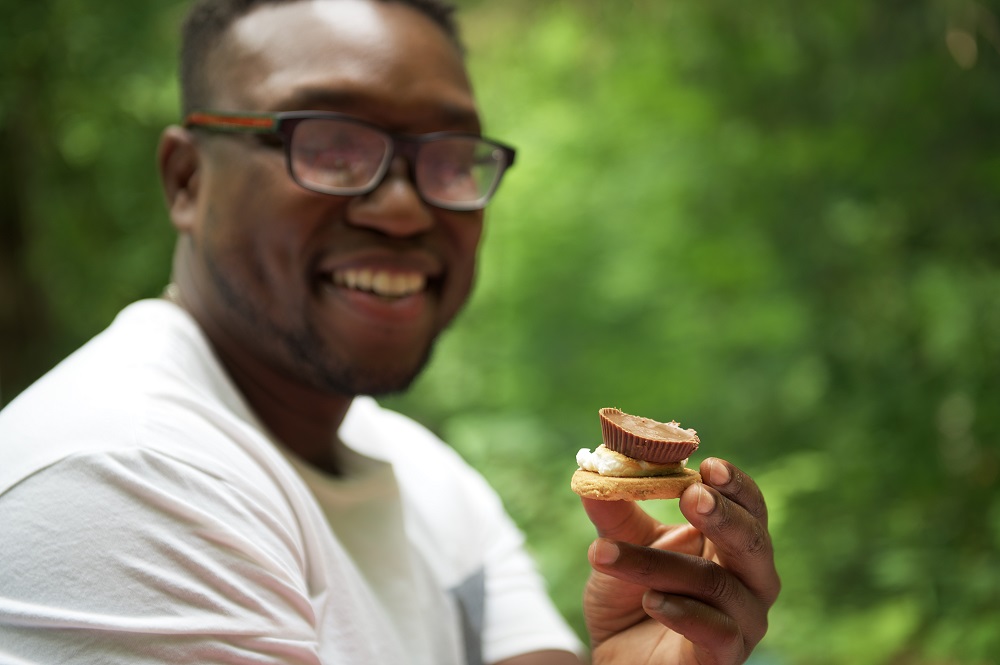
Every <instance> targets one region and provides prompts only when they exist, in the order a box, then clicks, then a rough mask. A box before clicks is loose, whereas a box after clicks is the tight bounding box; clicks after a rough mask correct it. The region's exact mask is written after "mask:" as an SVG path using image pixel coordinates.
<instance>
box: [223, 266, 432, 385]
mask: <svg viewBox="0 0 1000 665" xmlns="http://www.w3.org/2000/svg"><path fill="white" fill-rule="evenodd" d="M208 268H209V273H210V275H211V279H212V281H213V283H214V286H215V289H216V291H217V292H218V294H219V296H220V298H221V300H222V303H223V306H224V307H225V308H226V309H227V310H228V311H229V315H230V317H232V318H235V319H236V320H237V321H238V322H239V329H240V331H241V333H242V335H243V337H244V340H245V341H246V342H248V346H250V345H252V347H251V352H252V353H254V354H255V355H256V357H257V359H258V361H259V362H261V363H265V364H269V365H271V366H272V368H274V369H276V370H278V371H280V372H281V373H283V374H285V375H286V376H288V377H289V378H290V379H292V380H294V381H296V382H298V383H302V384H306V385H308V386H310V387H311V388H313V389H316V390H319V391H321V392H323V393H326V394H332V395H345V396H351V397H354V396H356V395H373V396H380V395H389V394H393V393H398V392H402V391H404V390H406V389H407V388H409V386H410V385H411V384H412V383H413V381H414V380H415V379H416V378H417V376H419V374H420V372H421V371H423V369H424V367H425V366H426V365H427V363H428V362H429V361H430V357H431V354H432V351H433V348H434V342H435V339H436V337H435V338H432V339H430V340H428V341H427V343H425V344H424V345H423V347H422V348H421V349H420V350H419V352H418V353H416V354H415V355H413V356H412V357H401V355H400V354H398V353H394V352H392V351H391V350H384V351H383V352H381V353H378V352H375V351H373V350H372V349H368V350H366V351H365V352H364V353H361V352H359V351H357V350H353V349H350V348H347V346H346V345H341V346H340V347H337V348H331V346H330V344H329V342H327V341H325V340H324V339H323V336H322V335H320V334H319V331H318V330H317V327H316V326H315V324H314V323H313V322H311V321H309V320H308V319H307V318H306V317H305V316H302V317H300V318H299V319H298V320H299V321H301V322H302V323H301V325H300V326H298V327H295V328H293V327H290V326H287V325H281V324H280V323H279V321H278V319H277V318H276V317H273V316H268V315H267V313H266V310H265V309H264V308H263V307H261V304H260V302H259V301H256V300H254V299H253V298H251V297H249V296H247V295H246V293H247V290H246V289H242V288H239V287H238V286H237V285H236V284H234V283H233V282H232V281H231V280H230V278H229V276H228V275H227V273H226V272H225V271H224V270H222V269H221V268H220V267H219V266H217V265H216V264H215V262H213V261H209V262H208ZM254 268H255V269H254V270H253V272H254V273H255V274H256V275H258V276H259V275H260V274H261V272H262V271H260V270H259V266H254Z"/></svg>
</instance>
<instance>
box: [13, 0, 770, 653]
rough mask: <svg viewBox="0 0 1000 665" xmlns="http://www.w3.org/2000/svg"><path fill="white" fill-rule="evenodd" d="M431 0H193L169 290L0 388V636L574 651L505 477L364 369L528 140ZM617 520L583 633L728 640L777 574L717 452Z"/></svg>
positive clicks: (17, 641)
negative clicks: (403, 407)
mask: <svg viewBox="0 0 1000 665" xmlns="http://www.w3.org/2000/svg"><path fill="white" fill-rule="evenodd" d="M448 16H449V14H448V10H447V8H443V7H441V6H439V5H438V4H437V3H436V2H431V1H430V0H420V1H418V0H406V1H404V0H287V1H279V0H259V1H255V0H244V1H242V2H240V1H238V0H234V1H226V0H202V1H201V2H200V4H198V5H197V6H196V7H195V8H194V10H193V12H192V14H191V16H190V18H189V20H188V22H187V24H186V27H185V44H184V52H183V66H182V88H183V95H184V107H185V114H186V118H187V119H186V122H185V126H184V127H183V128H182V127H171V128H168V129H167V130H166V131H165V132H164V134H163V138H162V141H161V145H160V150H159V166H160V173H161V178H162V182H163V187H164V191H165V193H166V199H167V204H168V208H169V213H170V218H171V220H172V222H173V224H174V226H175V227H176V229H177V231H178V234H179V236H178V242H177V248H176V253H175V260H174V270H173V280H174V281H173V284H172V286H171V287H170V288H169V289H168V293H167V298H166V299H165V300H160V301H145V302H140V303H137V304H134V305H132V306H130V307H129V308H127V309H126V310H125V311H123V312H122V314H121V315H120V316H119V317H118V318H117V319H116V321H115V322H114V323H113V325H112V326H111V327H110V328H109V329H108V330H107V331H105V332H104V333H102V334H101V335H99V336H98V337H97V338H95V339H94V340H92V341H91V342H90V343H89V344H88V345H86V346H85V347H84V348H83V349H81V350H80V351H78V352H77V353H76V354H74V355H73V356H71V357H70V358H69V359H67V361H65V362H64V363H62V364H61V365H60V366H59V367H57V368H56V369H55V370H53V372H51V373H50V374H49V375H47V376H46V377H44V378H43V379H42V380H40V381H39V382H38V383H37V384H36V385H35V386H33V387H32V388H30V389H29V390H28V391H26V392H25V393H24V394H23V395H22V396H21V397H20V398H19V399H17V400H16V401H15V402H14V403H13V404H11V405H10V406H9V407H8V408H7V409H6V410H5V411H4V413H3V414H2V415H0V524H3V525H4V543H5V545H4V555H3V558H2V560H0V662H11V663H48V662H74V663H88V662H92V663H131V664H134V663H340V662H344V663H388V662H393V663H404V662H405V663H411V662H412V663H434V664H437V663H458V662H469V663H478V662H485V663H501V662H502V663H508V664H512V665H516V664H522V665H530V664H532V663H552V664H558V663H575V662H579V660H578V656H577V655H576V653H575V652H576V651H578V645H577V643H576V641H575V638H574V637H573V636H572V634H571V633H570V632H569V631H568V629H567V628H566V626H565V624H564V623H563V622H562V621H561V619H560V618H559V617H558V616H557V615H556V613H555V612H554V610H553V608H552V605H551V604H550V603H549V602H548V600H547V599H546V598H545V596H544V592H543V588H542V587H543V585H542V583H541V581H540V580H539V579H538V576H537V574H536V572H535V571H534V569H533V567H532V565H531V563H530V561H529V560H528V558H527V556H526V555H525V553H524V551H523V548H522V544H521V541H520V535H519V533H518V532H517V530H516V528H514V526H513V525H512V524H511V522H510V520H509V518H508V517H507V516H506V515H505V513H504V512H503V510H502V508H501V507H500V503H499V500H498V499H497V497H496V495H495V494H494V493H493V492H492V491H491V490H490V489H489V488H488V487H487V486H486V485H485V483H484V481H483V480H482V479H481V478H480V477H479V476H478V475H477V474H475V473H474V472H473V471H471V469H469V468H468V467H466V466H465V465H464V463H462V461H461V460H459V459H458V458H457V456H456V455H455V454H454V453H453V452H451V451H450V450H449V449H448V448H446V447H445V446H444V445H443V444H441V443H440V442H439V441H437V440H436V439H434V438H433V437H432V436H431V435H430V434H429V433H427V432H426V431H425V430H423V429H421V428H419V427H418V426H417V425H415V424H414V423H412V422H411V421H409V420H406V419H405V418H403V417H401V416H398V415H396V414H392V413H389V412H386V411H384V410H382V409H380V407H378V406H377V405H376V404H375V403H374V402H373V401H372V400H371V399H370V398H366V397H357V396H358V395H369V394H379V393H385V392H389V391H395V390H400V389H403V388H405V387H406V386H407V385H408V384H409V382H410V381H411V380H412V379H413V377H414V376H416V375H417V373H418V372H419V371H420V369H421V367H422V366H423V364H424V362H425V360H426V358H427V356H428V354H429V352H430V348H431V346H432V344H433V342H434V340H435V338H436V337H437V335H438V334H440V333H441V332H442V331H443V330H444V328H445V327H446V326H447V325H448V324H449V322H450V321H451V320H452V318H453V317H454V316H455V314H456V313H457V312H458V310H459V309H460V308H461V306H462V305H463V303H464V302H465V300H466V298H467V296H468V294H469V291H470V289H471V285H472V281H473V273H474V266H475V255H476V249H477V246H478V242H479V237H480V231H481V228H482V208H483V206H485V204H486V202H487V201H488V200H489V198H490V196H491V195H492V193H493V191H494V189H495V187H496V185H497V183H498V181H499V178H500V176H501V175H502V173H503V171H504V169H505V168H506V167H507V166H509V165H510V164H511V162H512V161H513V151H512V150H511V149H510V148H508V147H506V146H504V145H502V144H500V143H497V142H494V141H490V140H488V139H484V138H482V137H481V136H480V126H479V116H478V113H477V109H476V105H475V100H474V97H473V93H472V90H471V86H470V84H469V82H468V80H467V76H466V71H465V67H464V64H463V61H462V57H461V51H460V48H459V46H458V43H457V38H456V36H455V34H454V31H453V27H452V26H451V23H450V21H449V19H448ZM701 471H702V474H703V476H704V477H705V485H696V486H694V487H692V488H690V489H689V490H688V491H687V492H686V493H685V495H684V496H683V497H682V498H681V503H680V505H681V510H682V511H683V512H684V514H685V516H686V517H687V518H688V520H689V521H690V522H691V525H689V526H685V527H677V528H671V527H666V526H663V525H660V524H658V523H657V522H655V521H654V520H652V519H651V518H649V517H648V516H646V515H645V514H644V513H643V512H642V511H641V510H639V509H638V508H637V507H636V506H635V505H634V504H628V503H602V502H585V508H586V509H587V511H588V514H589V515H590V517H591V519H592V520H593V521H594V523H595V525H596V526H597V530H598V533H599V534H600V535H601V538H599V539H598V540H597V541H596V542H595V543H594V545H593V546H592V547H591V551H590V559H591V562H592V565H593V566H594V569H595V572H594V574H593V576H592V578H591V580H590V582H589V583H588V585H587V590H586V595H585V609H586V616H587V621H588V628H589V630H590V635H591V647H592V649H593V659H594V662H602V663H636V662H650V663H653V662H664V663H667V662H669V663H702V664H708V663H712V664H717V663H720V664H721V663H739V662H742V661H744V660H745V659H746V658H747V657H748V655H749V653H750V651H751V650H752V649H753V647H754V646H755V645H756V643H757V642H758V641H759V640H760V639H761V638H762V637H763V635H764V632H765V630H766V617H767V610H768V608H769V607H770V605H771V604H772V603H773V602H774V600H775V597H776V596H777V593H778V586H779V583H778V577H777V574H776V573H775V570H774V564H773V555H772V552H771V547H770V541H769V537H768V534H767V529H766V511H765V508H764V503H763V499H762V498H761V495H760V493H759V491H758V490H757V488H756V486H755V485H754V483H753V482H752V481H751V480H750V479H749V478H748V477H747V476H746V475H744V474H743V473H742V472H740V471H739V470H737V469H735V468H733V467H732V466H731V465H729V464H728V463H725V462H723V461H721V460H708V461H706V462H705V463H703V465H702V468H701Z"/></svg>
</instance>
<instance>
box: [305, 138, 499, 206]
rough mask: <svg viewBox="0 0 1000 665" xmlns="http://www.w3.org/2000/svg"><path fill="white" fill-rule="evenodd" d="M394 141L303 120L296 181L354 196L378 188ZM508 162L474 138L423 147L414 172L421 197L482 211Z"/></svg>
mask: <svg viewBox="0 0 1000 665" xmlns="http://www.w3.org/2000/svg"><path fill="white" fill-rule="evenodd" d="M391 154H392V139H391V138H390V137H389V136H388V135H387V134H385V133H383V132H381V131H379V130H377V129H375V128H373V127H368V126H366V125H363V124H359V123H354V122H350V121H345V120H339V119H330V118H309V119H306V120H302V121H301V122H299V123H298V124H297V125H296V126H295V129H294V131H293V132H292V141H291V147H290V150H289V156H290V158H291V169H292V175H293V176H294V177H295V179H296V180H298V181H299V183H300V184H302V185H303V186H305V187H307V188H309V189H313V190H316V191H320V192H324V193H328V194H344V195H351V194H357V193H361V192H364V191H367V190H369V189H370V188H372V187H374V186H376V185H377V184H378V181H379V180H380V179H381V178H382V176H383V175H384V174H385V171H386V169H387V168H388V166H389V164H388V162H389V159H390V158H391ZM505 161H506V156H505V155H504V153H503V151H502V150H500V149H499V148H498V147H497V146H495V145H493V144H492V143H490V142H488V141H486V140H484V139H480V138H477V137H474V136H445V137H435V138H432V139H429V140H426V141H420V142H419V143H418V146H417V151H416V156H415V163H414V164H413V172H414V178H415V181H416V182H415V184H416V187H417V190H418V191H419V192H420V195H421V196H422V197H423V198H424V199H425V200H426V201H428V202H430V203H432V204H440V205H442V206H444V207H450V206H458V207H460V208H465V207H468V208H470V209H471V208H473V207H481V205H484V204H485V203H486V200H485V199H487V198H488V197H489V196H490V195H491V194H492V191H493V189H494V187H495V186H496V184H497V181H498V180H499V178H500V175H501V174H502V172H503V169H504V167H505V166H506V164H505Z"/></svg>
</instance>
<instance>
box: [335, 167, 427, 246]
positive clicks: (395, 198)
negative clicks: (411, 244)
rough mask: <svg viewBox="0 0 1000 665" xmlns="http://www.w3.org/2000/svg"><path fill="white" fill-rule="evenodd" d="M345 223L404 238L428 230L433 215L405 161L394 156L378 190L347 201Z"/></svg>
mask: <svg viewBox="0 0 1000 665" xmlns="http://www.w3.org/2000/svg"><path fill="white" fill-rule="evenodd" d="M347 221H348V222H349V223H351V224H354V225H356V226H363V227H367V228H371V229H375V230H377V231H380V232H382V233H384V234H386V235H389V236H398V237H405V236H411V235H416V234H419V233H424V232H426V231H428V230H430V229H431V227H432V226H433V225H434V215H433V213H432V211H431V209H430V207H429V206H428V205H427V204H426V203H425V202H424V201H423V199H421V198H420V194H418V193H417V186H416V184H415V183H414V182H413V179H412V176H411V169H410V168H409V164H408V163H407V161H406V159H405V158H403V157H402V156H399V155H397V156H396V157H394V158H393V160H392V163H391V164H390V165H389V170H388V171H387V172H386V174H385V177H384V178H383V179H382V182H380V183H379V185H378V187H376V188H375V189H374V190H372V191H371V192H369V193H368V194H365V195H363V196H358V197H356V198H355V199H354V200H353V201H351V203H350V205H349V206H348V209H347Z"/></svg>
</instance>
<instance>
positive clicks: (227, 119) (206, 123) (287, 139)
mask: <svg viewBox="0 0 1000 665" xmlns="http://www.w3.org/2000/svg"><path fill="white" fill-rule="evenodd" d="M304 120H338V121H341V122H347V123H351V124H355V125H359V126H362V127H365V128H367V129H370V130H373V131H375V132H378V133H379V134H381V135H383V136H385V137H387V138H388V145H389V150H387V151H386V154H385V156H384V158H383V160H382V164H381V165H380V166H379V168H378V170H377V172H376V173H375V175H374V176H373V177H372V179H371V181H370V182H369V183H368V184H366V185H364V186H362V187H337V188H329V189H324V188H322V187H320V186H317V185H315V184H309V183H305V182H303V181H301V180H300V179H299V178H298V177H297V176H296V175H295V169H294V168H293V166H292V135H293V134H294V132H295V127H296V126H297V125H298V124H299V123H301V122H302V121H304ZM184 127H186V128H188V129H203V130H206V131H210V132H220V133H231V134H250V135H257V136H261V137H263V136H268V135H273V136H277V137H279V138H280V139H281V142H282V144H283V146H284V152H285V167H286V168H287V170H288V175H289V176H290V177H291V178H292V180H293V181H294V182H295V183H296V184H298V185H299V186H300V187H302V188H303V189H307V190H309V191H311V192H317V193H320V194H328V195H331V196H361V195H364V194H368V193H370V192H372V191H374V190H375V189H377V188H378V186H379V185H381V184H382V181H383V180H384V179H385V175H386V173H388V171H389V166H390V165H391V164H392V160H393V158H394V157H395V156H396V155H397V154H399V155H402V156H404V157H406V158H407V163H408V164H409V169H410V179H411V182H413V183H414V184H413V187H414V190H415V191H416V192H417V194H418V195H419V196H420V198H421V200H423V201H424V202H426V203H428V204H430V205H432V206H435V207H438V208H443V209H445V210H454V211H459V212H468V211H473V210H482V209H483V208H485V207H486V205H487V204H488V203H489V202H490V200H491V199H492V198H493V195H494V194H495V193H496V190H497V188H498V187H499V186H500V181H501V180H502V179H503V176H504V174H505V173H506V172H507V169H509V168H510V167H511V166H513V165H514V157H515V156H516V154H517V152H516V150H515V149H514V148H513V147H511V146H509V145H506V144H504V143H501V142H499V141H495V140H493V139H489V138H486V137H484V136H481V135H480V134H476V133H473V132H455V131H443V132H432V133H428V134H396V133H393V132H388V131H386V130H385V129H383V128H381V127H379V126H378V125H374V124H372V123H369V122H366V121H364V120H361V119H360V118H355V117H354V116H351V115H347V114H344V113H336V112H332V111H283V112H278V113H249V112H247V113H234V112H228V111H194V112H192V113H190V114H188V115H187V117H186V118H185V119H184ZM445 138H470V139H476V140H477V141H481V142H483V143H485V144H487V145H489V146H491V147H493V148H495V149H497V150H499V151H500V152H501V154H502V155H503V161H502V162H501V163H500V164H499V166H498V168H497V173H496V176H495V177H494V178H493V182H492V184H491V185H490V187H489V188H488V189H487V190H486V192H485V193H484V194H483V195H482V196H480V197H479V198H478V199H476V200H475V201H467V202H460V201H459V202H456V201H448V200H445V199H438V198H436V197H428V196H426V195H425V194H424V192H422V191H421V188H420V186H419V185H418V184H417V182H416V177H415V173H414V171H415V169H416V166H415V165H416V159H417V154H418V152H419V150H420V146H421V145H423V144H426V143H430V142H433V141H437V140H440V139H445Z"/></svg>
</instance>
